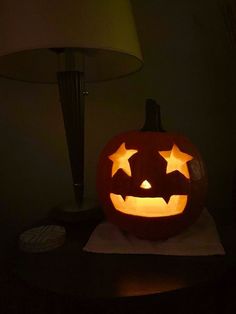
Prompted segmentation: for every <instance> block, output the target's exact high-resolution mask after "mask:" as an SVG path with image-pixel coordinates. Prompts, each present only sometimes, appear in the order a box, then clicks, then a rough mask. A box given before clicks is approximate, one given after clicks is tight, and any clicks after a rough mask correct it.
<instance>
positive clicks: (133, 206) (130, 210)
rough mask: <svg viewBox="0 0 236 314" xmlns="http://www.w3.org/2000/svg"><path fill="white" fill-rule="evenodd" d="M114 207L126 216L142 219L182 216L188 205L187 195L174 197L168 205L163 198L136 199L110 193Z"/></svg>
mask: <svg viewBox="0 0 236 314" xmlns="http://www.w3.org/2000/svg"><path fill="white" fill-rule="evenodd" d="M110 198H111V201H112V204H113V205H114V207H115V208H116V209H117V210H118V211H120V212H122V213H125V214H129V215H133V216H142V217H168V216H174V215H178V214H181V213H182V212H183V211H184V209H185V207H186V204H187V200H188V196H187V195H172V196H171V197H170V199H169V202H168V203H166V201H165V200H164V198H162V197H135V196H126V197H125V199H124V198H123V197H122V196H121V195H120V194H114V193H110Z"/></svg>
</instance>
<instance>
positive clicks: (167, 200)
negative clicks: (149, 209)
mask: <svg viewBox="0 0 236 314" xmlns="http://www.w3.org/2000/svg"><path fill="white" fill-rule="evenodd" d="M170 197H171V195H166V196H163V199H164V201H165V202H166V204H168V203H169V200H170Z"/></svg>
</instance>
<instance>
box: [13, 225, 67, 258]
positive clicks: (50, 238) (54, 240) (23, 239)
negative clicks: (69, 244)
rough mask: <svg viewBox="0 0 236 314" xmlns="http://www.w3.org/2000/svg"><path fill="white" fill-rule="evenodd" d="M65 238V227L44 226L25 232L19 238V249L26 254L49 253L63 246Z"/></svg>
mask: <svg viewBox="0 0 236 314" xmlns="http://www.w3.org/2000/svg"><path fill="white" fill-rule="evenodd" d="M65 237H66V230H65V228H64V227H62V226H57V225H44V226H40V227H36V228H32V229H29V230H26V231H25V232H23V233H22V234H21V235H20V237H19V248H20V249H21V250H22V251H25V252H47V251H50V250H53V249H56V248H58V247H59V246H61V245H63V244H64V242H65Z"/></svg>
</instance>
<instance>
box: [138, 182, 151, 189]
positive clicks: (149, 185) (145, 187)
mask: <svg viewBox="0 0 236 314" xmlns="http://www.w3.org/2000/svg"><path fill="white" fill-rule="evenodd" d="M151 187H152V186H151V184H150V183H149V182H148V181H147V180H144V181H143V182H142V183H141V185H140V188H142V189H145V190H148V189H151Z"/></svg>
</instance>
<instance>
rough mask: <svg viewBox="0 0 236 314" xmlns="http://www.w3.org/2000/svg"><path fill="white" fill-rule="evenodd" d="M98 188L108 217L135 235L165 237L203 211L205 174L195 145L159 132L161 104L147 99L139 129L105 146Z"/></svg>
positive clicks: (173, 233) (98, 174)
mask: <svg viewBox="0 0 236 314" xmlns="http://www.w3.org/2000/svg"><path fill="white" fill-rule="evenodd" d="M97 190H98V195H99V198H100V202H101V205H102V207H103V209H104V212H105V215H106V217H107V219H108V220H109V221H111V222H112V223H114V224H116V225H117V226H119V227H120V228H121V229H123V230H126V231H128V232H130V233H132V234H134V235H136V236H137V237H141V238H145V239H164V238H168V237H170V236H172V235H175V234H177V233H178V232H180V231H182V230H183V229H184V228H186V227H187V226H189V225H190V224H192V223H193V222H194V221H195V220H196V219H197V217H198V216H199V214H200V213H201V211H202V209H203V206H204V199H205V192H206V175H205V170H204V166H203V162H202V160H201V157H200V155H199V153H198V151H197V150H196V148H195V147H194V145H193V144H192V143H191V142H190V141H189V140H188V139H187V138H185V137H184V136H182V135H179V134H174V133H168V132H165V131H163V129H162V127H161V123H160V111H159V107H158V106H157V104H156V103H155V102H154V101H153V100H147V103H146V122H145V125H144V127H143V129H142V130H141V131H130V132H126V133H123V134H120V135H118V136H116V137H114V138H113V139H111V140H110V141H109V142H108V144H107V145H106V146H105V148H104V149H103V151H102V153H101V155H100V159H99V164H98V172H97Z"/></svg>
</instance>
